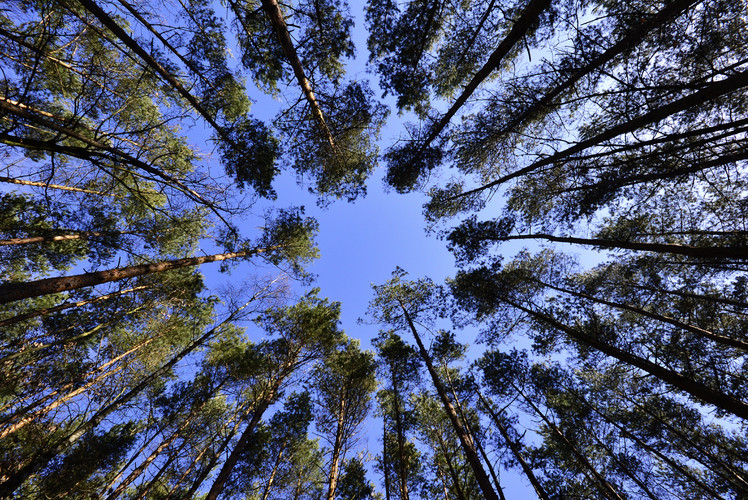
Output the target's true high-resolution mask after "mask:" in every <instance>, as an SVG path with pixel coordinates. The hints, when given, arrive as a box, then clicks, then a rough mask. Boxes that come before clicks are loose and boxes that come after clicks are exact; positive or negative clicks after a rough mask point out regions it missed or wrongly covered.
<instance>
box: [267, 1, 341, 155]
mask: <svg viewBox="0 0 748 500" xmlns="http://www.w3.org/2000/svg"><path fill="white" fill-rule="evenodd" d="M262 9H263V10H264V11H265V14H266V15H267V16H268V20H269V21H270V24H271V25H272V26H273V29H274V30H275V33H276V35H277V36H278V42H279V43H280V45H281V48H282V49H283V54H285V56H286V59H288V63H289V64H290V65H291V68H292V69H293V72H294V75H295V76H296V81H297V82H298V83H299V87H301V91H302V92H303V93H304V97H305V98H306V101H307V103H308V104H309V108H310V109H311V111H312V116H314V119H315V120H316V121H317V125H318V126H319V130H320V132H321V134H322V136H323V138H324V139H325V141H327V144H328V145H329V146H330V150H331V151H332V152H337V146H336V145H335V139H334V138H333V136H332V132H330V128H329V127H328V126H327V121H326V120H325V115H324V113H322V108H321V107H320V105H319V102H318V101H317V97H316V96H315V95H314V91H312V85H311V83H310V82H309V80H308V79H307V77H306V74H305V73H304V66H303V65H302V64H301V60H300V59H299V56H298V54H297V53H296V47H294V44H293V40H291V34H290V33H289V32H288V26H287V25H286V19H285V18H284V17H283V12H281V9H280V5H278V2H277V1H276V0H262Z"/></svg>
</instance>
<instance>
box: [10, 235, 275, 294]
mask: <svg viewBox="0 0 748 500" xmlns="http://www.w3.org/2000/svg"><path fill="white" fill-rule="evenodd" d="M267 250H268V249H266V248H256V249H252V250H245V251H242V252H231V253H223V254H215V255H206V256H203V257H187V258H184V259H176V260H169V261H163V262H156V263H153V264H140V265H137V266H129V267H121V268H116V269H108V270H105V271H95V272H91V273H85V274H76V275H74V276H61V277H59V278H44V279H40V280H36V281H29V282H25V283H4V284H2V285H0V304H7V303H9V302H14V301H16V300H21V299H27V298H31V297H39V296H42V295H49V294H52V293H60V292H67V291H70V290H77V289H78V288H84V287H89V286H95V285H100V284H102V283H109V282H112V281H118V280H123V279H128V278H135V277H137V276H143V275H146V274H153V273H159V272H163V271H169V270H172V269H179V268H182V267H191V266H199V265H201V264H205V263H207V262H216V261H222V260H228V259H236V258H240V257H248V256H251V255H255V254H258V253H262V252H266V251H267Z"/></svg>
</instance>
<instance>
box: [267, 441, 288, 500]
mask: <svg viewBox="0 0 748 500" xmlns="http://www.w3.org/2000/svg"><path fill="white" fill-rule="evenodd" d="M287 441H288V438H285V439H284V440H283V444H282V445H281V448H280V450H278V456H277V457H276V458H275V463H274V464H273V470H272V471H271V472H270V477H269V478H268V482H267V483H266V484H265V489H264V491H263V492H262V497H261V500H268V497H269V496H270V489H271V488H272V487H273V481H274V480H275V475H276V474H277V473H278V467H279V466H280V463H281V460H283V452H284V451H286V442H287Z"/></svg>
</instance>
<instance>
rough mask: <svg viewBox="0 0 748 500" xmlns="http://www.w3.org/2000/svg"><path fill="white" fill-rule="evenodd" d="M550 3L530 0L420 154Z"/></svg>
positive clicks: (443, 116)
mask: <svg viewBox="0 0 748 500" xmlns="http://www.w3.org/2000/svg"><path fill="white" fill-rule="evenodd" d="M550 4H551V0H530V1H529V2H528V4H527V6H526V7H525V10H524V11H523V12H522V14H521V15H520V17H519V19H517V21H516V22H515V23H514V26H512V29H511V30H510V31H509V33H508V34H507V36H506V38H504V39H503V40H502V41H501V43H499V46H498V47H497V48H496V50H494V51H493V53H492V54H491V55H490V56H489V57H488V61H486V63H485V64H484V65H483V67H482V68H481V69H479V70H478V72H477V73H475V76H473V78H472V79H471V80H470V82H469V83H468V84H467V85H466V86H465V88H464V89H463V90H462V93H461V94H460V95H459V97H457V99H455V101H454V103H452V106H450V108H449V110H447V112H446V113H444V115H442V117H441V119H440V120H439V122H438V123H437V124H436V125H435V126H434V127H432V128H431V130H430V131H429V135H428V136H427V138H426V140H425V141H424V142H423V144H422V145H421V146H420V148H419V156H420V154H423V152H424V151H425V150H426V148H428V147H429V145H430V144H431V143H432V142H433V141H434V140H435V139H436V138H437V137H439V134H441V132H442V130H444V127H446V126H447V125H448V124H449V122H450V120H452V118H453V117H454V116H455V114H456V113H457V111H459V110H460V108H462V106H463V105H464V104H465V103H466V102H467V100H468V99H470V96H471V95H473V92H475V91H476V89H477V88H478V86H479V85H480V84H481V83H483V82H484V81H485V79H486V78H488V77H489V76H490V75H491V73H493V72H494V71H495V70H496V69H497V68H498V67H499V66H500V65H501V62H502V61H503V60H504V58H505V57H506V56H507V54H509V52H510V51H511V50H512V48H513V47H514V46H515V45H516V44H517V43H518V42H519V41H520V40H521V39H522V37H524V36H525V35H527V33H528V31H529V30H530V28H531V27H532V26H533V25H534V24H535V21H537V19H538V17H539V16H540V14H541V13H542V12H543V11H544V10H545V9H547V8H548V6H549V5H550Z"/></svg>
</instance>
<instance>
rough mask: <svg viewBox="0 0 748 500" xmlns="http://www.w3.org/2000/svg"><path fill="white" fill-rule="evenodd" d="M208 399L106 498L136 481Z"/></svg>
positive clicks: (191, 412) (178, 435)
mask: <svg viewBox="0 0 748 500" xmlns="http://www.w3.org/2000/svg"><path fill="white" fill-rule="evenodd" d="M226 380H227V379H224V381H223V382H221V383H219V384H218V385H217V386H216V387H214V388H213V389H212V394H215V393H216V391H218V390H220V388H221V386H222V385H223V383H224V382H225V381H226ZM208 401H210V397H207V398H205V399H204V400H203V401H201V402H200V403H199V404H198V405H197V406H195V407H193V408H192V409H191V410H190V413H189V414H188V415H187V417H186V418H185V419H184V422H182V423H181V424H180V425H179V427H177V429H175V430H174V432H172V433H171V435H170V436H169V437H168V438H167V439H166V440H164V441H162V442H161V444H159V445H158V447H156V449H155V450H153V452H152V453H151V454H150V455H149V456H148V458H146V459H145V460H143V462H141V463H140V465H138V466H137V467H136V468H135V469H133V470H132V472H130V474H129V475H128V476H127V477H126V478H125V479H124V480H123V481H122V482H121V483H120V484H119V485H117V488H115V489H114V490H113V491H112V493H110V494H109V496H108V497H106V500H116V499H117V498H118V497H119V496H120V494H121V493H122V492H123V491H124V489H125V488H127V487H128V486H129V485H130V484H131V483H132V482H133V481H135V480H136V479H137V478H138V477H139V476H140V475H141V474H142V473H143V472H144V471H145V470H146V469H147V468H148V467H149V466H150V465H151V463H153V461H154V460H156V458H158V456H159V455H160V454H161V453H162V452H163V451H164V450H165V449H166V448H167V447H169V445H171V443H173V442H174V441H176V439H177V438H178V437H180V436H181V435H182V433H183V432H184V430H185V429H186V428H187V427H188V426H189V425H190V424H191V423H192V422H193V421H194V419H195V417H197V416H198V414H199V412H200V410H202V409H203V408H204V407H205V405H206V404H208ZM138 456H139V454H138V455H136V456H134V457H133V459H135V458H137V457H138ZM115 482H116V480H114V481H112V483H111V485H114V483H115ZM108 490H109V488H107V489H106V490H105V491H108Z"/></svg>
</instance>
